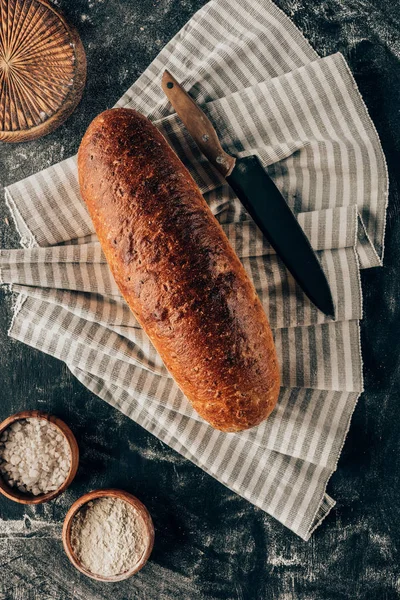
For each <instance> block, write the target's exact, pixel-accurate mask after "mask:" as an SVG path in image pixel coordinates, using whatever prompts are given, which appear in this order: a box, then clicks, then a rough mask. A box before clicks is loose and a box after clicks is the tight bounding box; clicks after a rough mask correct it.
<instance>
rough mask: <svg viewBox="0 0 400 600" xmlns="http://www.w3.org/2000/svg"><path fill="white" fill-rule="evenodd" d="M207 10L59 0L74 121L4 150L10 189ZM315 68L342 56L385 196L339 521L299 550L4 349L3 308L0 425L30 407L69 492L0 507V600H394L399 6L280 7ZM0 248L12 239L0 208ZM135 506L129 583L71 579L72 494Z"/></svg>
mask: <svg viewBox="0 0 400 600" xmlns="http://www.w3.org/2000/svg"><path fill="white" fill-rule="evenodd" d="M203 4H205V2H204V1H203V0H130V1H127V0H62V1H59V2H57V5H58V6H59V7H60V8H62V10H63V11H64V13H65V14H66V16H67V18H68V19H69V21H70V22H71V23H73V24H74V25H75V26H76V27H77V29H78V31H79V33H80V35H81V37H82V40H83V43H84V46H85V48H86V51H87V57H88V81H87V86H86V90H85V93H84V97H83V100H82V102H81V104H80V105H79V107H78V109H77V110H76V111H75V113H74V115H73V116H72V117H71V118H70V119H69V120H68V121H67V122H66V123H65V124H64V125H63V126H62V127H60V128H59V129H58V130H57V131H56V132H54V133H53V134H51V135H49V136H47V137H46V138H43V139H41V140H37V141H35V142H30V143H25V144H19V145H15V146H12V145H5V144H3V145H1V146H0V155H1V156H0V168H1V184H2V185H3V186H4V185H7V184H9V183H12V182H13V181H16V180H19V179H21V178H23V177H25V176H27V175H30V174H32V173H34V172H36V171H38V170H40V169H43V168H44V167H47V166H49V165H51V164H52V163H55V162H57V161H59V160H61V159H63V158H66V157H68V156H70V155H72V154H74V153H75V152H76V150H77V148H78V144H79V141H80V139H81V136H82V134H83V132H84V131H85V129H86V127H87V125H88V124H89V122H90V121H91V119H92V118H93V117H94V116H95V115H96V114H97V113H99V112H100V111H102V110H104V109H105V108H109V107H111V106H112V105H113V104H114V102H115V101H116V100H117V99H118V98H119V97H120V96H121V95H122V93H123V92H124V91H125V90H126V88H128V87H129V86H130V85H131V84H132V82H133V81H134V80H135V79H136V78H137V77H138V76H139V75H140V73H141V72H142V71H143V70H144V69H145V67H146V66H147V65H148V64H149V62H150V61H151V60H152V59H153V58H154V57H155V55H156V54H157V53H158V51H159V50H160V49H161V48H162V47H163V45H164V44H165V43H166V42H167V41H168V40H169V39H170V38H171V37H172V35H173V34H174V33H175V32H177V31H178V30H179V29H180V27H181V26H183V25H184V23H185V22H186V21H187V20H188V19H189V18H190V16H191V15H192V14H193V13H194V12H195V11H196V10H197V9H198V8H200V7H201V6H202V5H203ZM278 4H279V6H280V7H281V8H282V9H283V10H284V11H285V12H286V13H287V14H288V15H289V16H290V17H291V18H292V19H293V20H294V22H295V23H296V25H297V26H298V27H299V28H300V29H301V30H302V31H303V33H304V34H305V36H306V37H307V38H308V39H309V40H310V42H311V43H312V44H313V46H314V48H315V49H316V50H317V51H318V52H320V54H322V55H327V54H330V53H333V52H335V51H341V52H342V53H343V54H344V55H345V57H346V59H347V60H348V62H349V64H350V66H351V68H352V70H353V73H354V74H355V77H356V80H357V82H358V84H359V87H360V89H361V91H362V93H363V95H364V99H365V101H366V103H367V105H368V108H369V110H370V113H371V116H372V118H373V119H374V121H375V124H376V126H377V129H378V131H379V134H380V136H381V140H382V144H383V147H384V150H385V153H386V156H387V159H388V164H389V170H390V177H391V193H390V205H389V218H388V227H387V234H386V257H385V266H384V268H383V269H372V270H370V271H368V272H364V273H363V275H362V283H363V289H364V294H365V296H364V297H365V302H364V310H365V318H364V321H363V324H362V344H363V352H364V362H365V386H366V392H365V393H364V394H363V396H362V397H361V399H360V401H359V404H358V406H357V409H356V411H355V414H354V418H353V421H352V425H351V429H350V433H349V436H348V438H347V441H346V444H345V447H344V451H343V454H342V457H341V459H340V461H339V465H338V470H337V472H336V473H335V474H334V476H333V477H332V480H331V482H330V484H329V488H328V492H329V493H330V494H331V495H332V496H333V497H334V498H335V499H336V500H337V507H336V508H335V509H334V510H333V511H332V512H331V514H330V515H329V517H328V518H327V519H326V521H325V522H324V523H323V525H322V527H321V528H320V529H318V530H317V532H316V533H315V535H314V536H313V538H312V540H311V541H310V542H308V543H305V542H303V541H301V540H300V539H298V538H297V537H296V536H295V535H293V534H292V533H291V532H289V531H288V530H286V529H285V528H284V527H283V526H281V525H280V524H279V523H277V522H275V521H274V520H273V519H272V518H270V517H269V516H268V515H266V514H264V513H263V512H262V511H260V510H258V509H256V508H254V507H253V506H252V505H250V504H249V503H248V502H247V501H246V500H244V499H242V498H240V497H238V496H237V495H235V494H234V493H232V492H230V491H229V490H227V489H226V488H225V487H223V486H222V485H220V484H219V483H217V482H216V481H215V480H213V479H212V478H211V477H209V476H208V475H206V474H205V473H203V472H202V471H201V470H200V469H198V468H197V467H195V466H194V465H192V464H191V463H190V462H188V461H187V460H185V459H184V458H182V457H180V456H179V455H178V454H176V453H175V452H174V451H172V450H171V449H169V448H168V447H167V446H165V445H164V444H162V443H161V442H159V441H158V440H157V439H156V438H154V437H152V436H151V435H150V434H148V433H147V432H145V431H144V430H143V429H141V428H140V427H139V426H138V425H136V424H135V423H133V422H132V421H130V420H129V419H128V418H126V417H124V416H123V415H121V414H120V413H118V412H117V411H116V410H115V409H113V408H111V407H109V406H108V405H107V404H105V403H104V402H103V401H101V400H100V399H98V398H96V397H95V396H93V395H92V394H91V393H89V392H88V391H87V390H86V389H85V388H83V387H82V386H81V385H80V384H79V383H78V382H77V381H75V380H74V378H73V377H72V376H71V375H70V373H69V372H68V370H67V369H66V367H65V366H64V365H63V364H61V363H60V362H58V361H57V360H55V359H52V358H50V357H48V356H45V355H44V354H41V353H39V352H36V351H34V350H32V349H30V348H28V347H25V346H23V345H22V344H19V343H17V342H14V341H12V340H10V339H8V338H7V327H8V323H9V320H10V315H11V306H12V298H11V296H10V294H8V293H7V292H6V293H4V292H1V296H0V390H1V391H0V394H1V395H0V418H4V417H6V416H7V415H8V414H10V413H13V412H16V411H19V410H22V409H24V408H40V409H42V410H47V411H49V412H51V413H55V414H57V415H59V416H60V417H62V418H64V419H65V420H66V421H67V422H68V423H69V424H70V426H71V427H72V429H73V430H74V432H75V433H76V436H77V438H78V442H79V445H80V449H81V453H82V457H81V465H80V469H79V472H78V475H77V478H76V481H75V483H74V484H73V486H72V487H71V488H70V490H69V491H68V492H67V493H66V494H64V495H63V496H62V497H60V498H59V499H57V500H56V501H53V502H51V503H49V504H47V505H44V506H39V507H37V508H30V507H28V508H26V507H23V506H20V505H16V504H14V503H12V502H10V501H8V500H6V499H3V498H0V600H34V599H35V600H66V599H71V600H72V599H79V600H103V599H104V600H110V598H114V599H115V600H133V599H144V600H165V599H172V598H173V599H175V600H180V599H182V600H183V599H184V600H200V599H203V598H209V599H224V600H225V599H226V600H231V599H232V600H234V599H237V600H256V599H257V600H269V599H273V600H314V599H318V600H320V599H321V600H330V599H332V600H333V599H335V600H336V599H347V598H348V599H352V600H355V599H360V600H361V599H363V600H389V599H390V600H392V599H393V600H394V599H395V598H400V568H399V564H400V557H399V550H400V494H399V483H400V481H399V479H400V458H399V456H400V453H399V451H400V441H399V439H400V436H399V433H398V429H399V417H400V401H399V391H400V389H399V384H400V361H399V356H400V335H399V334H400V322H399V318H400V295H399V288H400V221H399V207H400V204H399V183H400V167H399V165H400V162H399V159H400V104H399V94H400V62H399V61H400V0H379V1H377V0H375V1H374V0H279V1H278ZM0 246H1V247H13V246H14V247H16V246H17V237H16V234H15V231H14V229H13V227H12V225H11V224H10V223H9V222H8V220H7V212H6V208H5V205H4V202H3V200H0ZM104 486H118V487H122V488H125V489H126V490H128V491H131V492H133V493H134V494H137V495H138V496H139V497H140V498H141V499H142V500H143V501H144V502H145V503H146V504H147V506H148V507H149V509H150V511H151V513H152V515H153V518H154V523H155V527H156V544H155V547H154V552H153V555H152V559H151V561H150V562H149V563H148V565H147V566H146V567H145V569H144V570H143V571H142V572H141V573H139V574H138V575H137V576H135V577H134V578H132V579H130V580H128V581H125V582H121V583H118V584H113V585H111V584H100V583H97V582H94V581H91V580H89V579H87V578H85V577H84V576H81V575H80V574H79V573H78V572H77V571H76V570H75V569H74V568H73V567H72V566H71V565H70V564H69V562H68V559H67V558H66V557H65V555H64V553H63V550H62V545H61V541H60V533H61V524H62V520H63V517H64V515H65V513H66V510H67V508H68V507H69V506H70V504H71V503H72V502H73V501H74V500H75V499H76V498H78V496H80V495H81V494H82V493H84V492H85V491H87V490H89V489H93V488H96V487H104Z"/></svg>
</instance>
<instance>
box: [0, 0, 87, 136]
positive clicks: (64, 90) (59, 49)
mask: <svg viewBox="0 0 400 600" xmlns="http://www.w3.org/2000/svg"><path fill="white" fill-rule="evenodd" d="M85 81H86V56H85V51H84V48H83V45H82V42H81V40H80V38H79V35H78V33H77V31H76V30H75V29H74V28H73V27H71V26H70V25H68V23H66V21H65V19H64V17H63V16H62V15H60V14H59V13H58V12H56V10H55V9H54V8H53V6H52V5H51V4H50V3H49V2H48V1H47V0H1V1H0V141H3V142H22V141H26V140H33V139H35V138H38V137H41V136H42V135H46V134H47V133H50V132H51V131H53V130H54V129H56V127H58V126H59V125H61V123H63V122H64V121H65V119H67V117H69V115H70V114H71V113H72V112H73V110H74V109H75V107H76V105H77V104H78V102H79V100H80V99H81V96H82V92H83V88H84V86H85Z"/></svg>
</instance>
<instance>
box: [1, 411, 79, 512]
mask: <svg viewBox="0 0 400 600" xmlns="http://www.w3.org/2000/svg"><path fill="white" fill-rule="evenodd" d="M78 464H79V449H78V444H77V442H76V439H75V436H74V434H73V433H72V431H71V430H70V428H69V427H68V425H67V424H66V423H64V421H62V420H61V419H59V418H57V417H55V416H53V415H48V414H47V413H44V412H41V411H39V410H26V411H23V412H20V413H17V414H15V415H12V416H11V417H8V418H7V419H5V420H4V421H3V422H2V423H0V492H1V493H2V494H3V495H4V496H6V497H7V498H9V499H10V500H14V501H15V502H19V503H21V504H41V503H42V502H47V501H48V500H52V499H53V498H55V497H56V496H59V495H60V494H61V493H62V492H63V491H64V490H66V489H67V487H68V486H69V485H70V484H71V482H72V480H73V479H74V477H75V474H76V471H77V469H78Z"/></svg>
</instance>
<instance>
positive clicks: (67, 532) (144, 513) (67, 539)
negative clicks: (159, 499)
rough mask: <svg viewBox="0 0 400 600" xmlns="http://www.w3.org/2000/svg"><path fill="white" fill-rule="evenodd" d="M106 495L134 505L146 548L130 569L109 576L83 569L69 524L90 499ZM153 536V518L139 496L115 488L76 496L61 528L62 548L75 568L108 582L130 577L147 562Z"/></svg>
mask: <svg viewBox="0 0 400 600" xmlns="http://www.w3.org/2000/svg"><path fill="white" fill-rule="evenodd" d="M107 497H111V498H119V499H121V500H125V502H128V503H129V504H131V506H134V507H135V508H136V509H137V510H138V512H139V514H140V516H141V517H142V519H143V523H144V526H145V531H146V549H145V551H144V553H143V555H142V557H141V558H140V560H139V562H138V563H136V565H135V566H134V567H133V568H132V569H131V570H130V571H125V572H124V573H120V574H119V575H112V576H109V577H106V576H102V575H97V574H96V573H92V572H91V571H88V570H87V569H85V567H84V566H83V565H82V563H81V562H80V560H79V559H78V558H77V557H76V556H75V553H74V551H73V549H72V545H71V526H72V521H73V519H74V517H75V515H76V514H77V513H78V511H79V510H80V509H81V508H82V506H84V505H85V504H87V503H88V502H90V501H91V500H95V499H97V498H107ZM154 537H155V533H154V525H153V520H152V518H151V515H150V513H149V511H148V510H147V508H146V506H145V505H144V504H143V502H141V501H140V500H139V498H137V497H136V496H134V495H133V494H130V493H129V492H126V491H125V490H120V489H117V488H103V489H98V490H93V491H91V492H88V493H87V494H84V495H83V496H81V497H80V498H78V500H76V501H75V502H74V503H73V504H72V506H71V508H70V509H69V511H68V512H67V514H66V516H65V519H64V524H63V529H62V541H63V546H64V550H65V553H66V555H67V556H68V558H69V560H70V561H71V563H72V564H73V565H74V567H75V568H76V569H78V571H80V572H81V573H83V574H84V575H86V576H87V577H90V578H91V579H96V581H104V582H109V583H113V582H116V581H122V580H124V579H128V578H129V577H132V575H135V573H137V572H138V571H140V570H141V569H142V568H143V567H144V565H145V564H146V563H147V561H148V559H149V556H150V554H151V552H152V550H153V546H154Z"/></svg>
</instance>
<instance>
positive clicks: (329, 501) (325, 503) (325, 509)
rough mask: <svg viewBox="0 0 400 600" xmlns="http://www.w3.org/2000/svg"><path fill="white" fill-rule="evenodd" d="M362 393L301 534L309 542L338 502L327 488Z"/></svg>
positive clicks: (358, 397)
mask: <svg viewBox="0 0 400 600" xmlns="http://www.w3.org/2000/svg"><path fill="white" fill-rule="evenodd" d="M362 393H363V392H360V393H359V394H358V396H357V397H356V398H355V400H354V405H353V408H352V410H351V411H350V413H349V417H348V421H347V426H346V429H345V431H344V435H343V440H342V443H341V445H340V448H339V452H338V457H337V460H336V463H335V465H334V466H333V468H332V469H331V470H330V471H328V475H327V477H326V480H325V482H324V487H323V489H324V493H323V495H322V498H321V500H320V501H319V502H318V505H317V508H316V509H315V513H314V517H313V519H312V521H311V524H310V527H309V528H308V530H307V531H305V532H304V536H303V535H301V536H300V537H302V538H303V539H304V540H305V541H306V542H308V540H309V539H310V538H311V536H312V534H313V533H314V531H315V530H316V529H317V528H318V527H319V526H320V525H321V523H322V522H323V521H324V519H325V518H326V517H327V516H328V514H329V513H330V511H331V510H332V508H333V507H334V506H335V504H336V501H335V500H333V498H331V497H330V496H329V495H328V494H327V492H326V488H327V487H328V484H329V481H330V479H331V477H332V475H333V474H334V473H335V471H336V470H337V468H338V464H339V460H340V457H341V455H342V451H343V447H344V444H345V442H346V439H347V435H348V433H349V429H350V426H351V421H352V419H353V414H354V411H355V409H356V406H357V404H358V401H359V399H360V396H361V395H362Z"/></svg>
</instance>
